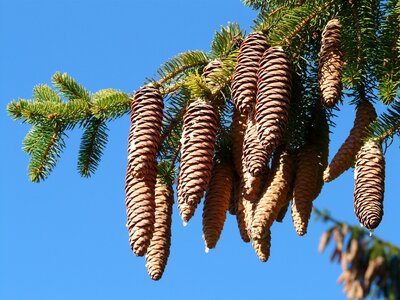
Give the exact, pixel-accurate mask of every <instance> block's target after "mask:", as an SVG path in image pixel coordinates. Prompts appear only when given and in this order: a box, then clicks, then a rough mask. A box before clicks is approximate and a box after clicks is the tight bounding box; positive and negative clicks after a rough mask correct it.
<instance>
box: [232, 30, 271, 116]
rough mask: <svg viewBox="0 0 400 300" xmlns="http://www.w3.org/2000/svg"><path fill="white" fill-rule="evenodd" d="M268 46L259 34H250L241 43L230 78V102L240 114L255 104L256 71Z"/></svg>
mask: <svg viewBox="0 0 400 300" xmlns="http://www.w3.org/2000/svg"><path fill="white" fill-rule="evenodd" d="M267 48H268V45H267V43H266V41H265V36H264V35H263V34H262V33H261V32H252V33H250V34H249V35H248V36H247V37H246V38H245V40H244V41H243V42H242V44H241V46H240V50H239V55H238V60H237V64H236V66H235V70H234V72H233V76H232V86H231V89H232V100H233V103H234V105H235V107H236V108H237V109H238V110H239V112H241V113H242V114H247V113H248V112H250V111H251V110H252V109H253V107H254V105H255V102H256V92H257V70H258V67H259V61H260V58H261V56H262V55H263V53H264V52H265V50H266V49H267Z"/></svg>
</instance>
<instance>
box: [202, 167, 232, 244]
mask: <svg viewBox="0 0 400 300" xmlns="http://www.w3.org/2000/svg"><path fill="white" fill-rule="evenodd" d="M233 175H234V170H233V167H232V165H231V164H228V163H220V164H217V165H215V166H214V167H213V170H212V174H211V180H210V184H209V186H208V189H207V192H206V196H205V200H204V208H203V238H204V241H205V244H206V247H207V248H208V249H212V248H215V245H216V244H217V242H218V239H219V237H220V235H221V232H222V229H223V227H224V223H225V219H226V212H227V210H228V207H229V202H230V199H231V196H232V189H233Z"/></svg>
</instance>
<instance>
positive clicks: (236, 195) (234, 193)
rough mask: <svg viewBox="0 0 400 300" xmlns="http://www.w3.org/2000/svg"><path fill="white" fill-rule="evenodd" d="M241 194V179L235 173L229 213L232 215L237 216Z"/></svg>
mask: <svg viewBox="0 0 400 300" xmlns="http://www.w3.org/2000/svg"><path fill="white" fill-rule="evenodd" d="M239 193H240V177H239V176H238V175H237V174H236V173H235V172H234V174H233V187H232V195H231V199H230V201H229V208H228V211H229V213H230V214H231V215H236V211H237V204H238V201H239Z"/></svg>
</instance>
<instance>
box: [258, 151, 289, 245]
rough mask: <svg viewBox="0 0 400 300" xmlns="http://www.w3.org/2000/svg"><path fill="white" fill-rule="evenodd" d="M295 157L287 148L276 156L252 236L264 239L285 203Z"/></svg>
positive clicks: (259, 204)
mask: <svg viewBox="0 0 400 300" xmlns="http://www.w3.org/2000/svg"><path fill="white" fill-rule="evenodd" d="M293 171H294V170H293V159H292V157H291V155H290V153H289V152H288V151H287V150H279V151H277V153H276V154H275V156H274V159H273V165H272V169H271V171H270V173H269V179H268V182H267V186H266V187H265V189H264V191H263V194H262V195H261V199H260V200H259V202H258V204H257V208H256V209H255V212H254V217H253V222H252V225H251V237H252V239H253V240H255V239H263V238H264V237H265V236H266V234H267V233H268V232H269V228H270V227H271V225H272V223H273V222H274V221H275V219H276V218H277V216H278V213H279V211H280V210H281V208H282V207H283V206H284V205H285V203H286V201H287V197H288V192H289V189H290V183H291V181H292V177H293V173H294V172H293Z"/></svg>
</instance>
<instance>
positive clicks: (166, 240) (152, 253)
mask: <svg viewBox="0 0 400 300" xmlns="http://www.w3.org/2000/svg"><path fill="white" fill-rule="evenodd" d="M173 202H174V194H173V190H172V187H171V186H169V185H167V184H165V183H164V182H162V180H161V179H160V178H158V179H157V183H156V187H155V203H156V209H155V223H154V233H153V237H152V239H151V242H150V245H149V247H148V248H147V253H146V266H147V271H148V273H149V275H150V277H151V278H152V279H153V280H159V279H160V278H161V276H162V274H163V273H164V269H165V266H166V265H167V261H168V256H169V251H170V245H171V220H172V205H173Z"/></svg>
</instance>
